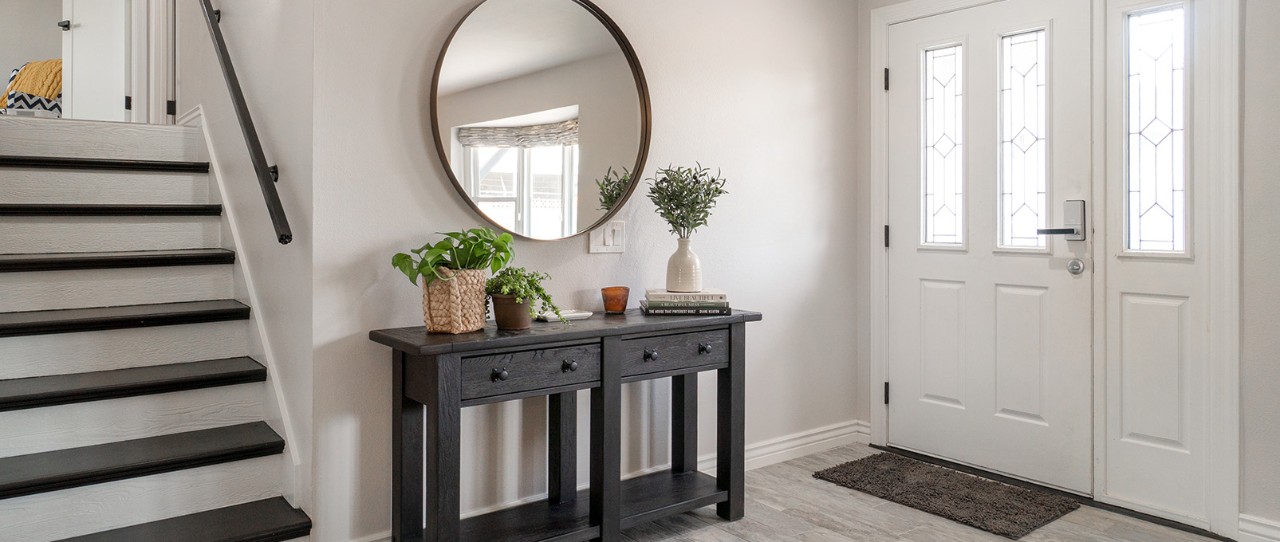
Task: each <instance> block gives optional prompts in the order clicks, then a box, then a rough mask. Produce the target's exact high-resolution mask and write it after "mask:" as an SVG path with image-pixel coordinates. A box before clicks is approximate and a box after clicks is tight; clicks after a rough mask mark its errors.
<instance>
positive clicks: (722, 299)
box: [640, 288, 732, 316]
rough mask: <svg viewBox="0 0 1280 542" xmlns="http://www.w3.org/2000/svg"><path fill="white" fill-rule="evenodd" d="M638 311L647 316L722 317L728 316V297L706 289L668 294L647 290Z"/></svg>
mask: <svg viewBox="0 0 1280 542" xmlns="http://www.w3.org/2000/svg"><path fill="white" fill-rule="evenodd" d="M640 310H642V311H644V313H645V314H649V315H683V316H723V315H727V314H729V313H730V312H732V311H731V309H730V308H729V295H728V294H726V293H724V292H723V291H721V290H716V289H714V288H708V289H705V290H703V291H701V292H692V293H687V292H668V291H666V290H662V289H658V288H649V289H648V290H645V292H644V299H643V300H641V301H640Z"/></svg>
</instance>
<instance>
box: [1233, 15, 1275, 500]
mask: <svg viewBox="0 0 1280 542" xmlns="http://www.w3.org/2000/svg"><path fill="white" fill-rule="evenodd" d="M1244 15H1245V28H1244V51H1245V63H1244V168H1243V171H1244V198H1243V199H1244V222H1243V224H1244V228H1243V230H1242V231H1243V232H1244V256H1243V258H1244V262H1243V270H1242V271H1243V273H1242V274H1243V278H1244V282H1243V285H1242V292H1241V297H1242V298H1243V299H1242V301H1243V303H1242V311H1243V317H1244V321H1243V322H1242V333H1243V345H1242V346H1243V351H1242V357H1243V367H1242V368H1241V375H1240V380H1241V383H1242V384H1243V389H1242V390H1241V391H1242V398H1241V399H1242V405H1243V408H1242V409H1241V411H1242V412H1243V419H1242V420H1241V421H1242V431H1241V434H1242V435H1243V436H1244V443H1243V449H1242V452H1243V453H1242V462H1241V465H1242V468H1243V473H1242V474H1243V475H1242V476H1241V477H1240V480H1241V483H1242V485H1243V487H1242V488H1241V490H1242V491H1241V496H1242V501H1241V509H1240V511H1241V513H1242V514H1248V515H1251V516H1255V517H1259V518H1266V519H1269V520H1271V521H1273V522H1276V523H1277V524H1278V525H1280V398H1278V397H1280V395H1277V393H1276V385H1277V383H1280V333H1277V326H1276V316H1277V313H1278V312H1280V309H1277V307H1280V277H1278V276H1277V270H1280V242H1277V241H1276V232H1280V213H1278V212H1277V210H1280V178H1277V172H1280V155H1278V154H1277V153H1276V149H1280V136H1277V132H1276V126H1280V104H1277V102H1276V95H1277V93H1280V73H1277V71H1276V65H1277V64H1280V27H1278V26H1277V22H1280V2H1275V1H1274V0H1247V2H1245V14H1244Z"/></svg>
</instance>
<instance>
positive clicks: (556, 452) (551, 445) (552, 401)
mask: <svg viewBox="0 0 1280 542" xmlns="http://www.w3.org/2000/svg"><path fill="white" fill-rule="evenodd" d="M577 497H578V392H576V391H569V392H565V393H557V394H553V395H551V396H548V397H547V500H549V501H551V502H552V503H555V504H564V503H567V502H570V501H573V500H575V499H577Z"/></svg>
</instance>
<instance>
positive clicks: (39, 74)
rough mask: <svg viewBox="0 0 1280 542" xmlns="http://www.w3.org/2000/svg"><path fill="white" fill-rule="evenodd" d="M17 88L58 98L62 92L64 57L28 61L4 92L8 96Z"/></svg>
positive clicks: (41, 95) (52, 98)
mask: <svg viewBox="0 0 1280 542" xmlns="http://www.w3.org/2000/svg"><path fill="white" fill-rule="evenodd" d="M5 75H6V76H7V75H8V74H5ZM15 90H16V91H18V92H25V93H27V94H31V95H33V96H40V97H41V98H48V99H50V100H55V99H57V98H58V95H59V94H61V93H62V59H61V58H55V59H53V60H41V61H39V62H29V63H27V65H26V66H24V67H23V68H22V71H19V72H18V77H17V78H16V79H14V80H13V82H12V83H10V84H9V87H8V88H6V89H5V91H4V94H5V96H8V95H9V93H10V92H13V91H15Z"/></svg>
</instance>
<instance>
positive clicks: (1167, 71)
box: [1125, 6, 1187, 252]
mask: <svg viewBox="0 0 1280 542" xmlns="http://www.w3.org/2000/svg"><path fill="white" fill-rule="evenodd" d="M1128 19H1129V20H1128V45H1127V51H1126V58H1127V71H1128V89H1127V94H1126V97H1125V99H1126V104H1125V105H1126V107H1127V115H1126V131H1127V136H1128V141H1127V149H1126V163H1125V170H1126V180H1125V185H1126V189H1125V197H1126V198H1127V201H1126V206H1125V213H1126V215H1127V216H1126V217H1125V225H1126V228H1127V230H1128V231H1127V232H1126V236H1125V237H1126V247H1127V248H1128V249H1129V250H1137V251H1154V252H1182V251H1184V250H1186V212H1187V209H1186V123H1185V120H1186V119H1185V116H1186V100H1185V95H1184V91H1185V89H1186V83H1185V81H1184V77H1185V73H1186V54H1185V53H1186V50H1185V45H1186V29H1185V20H1184V10H1183V8H1182V7H1181V6H1174V7H1170V8H1164V9H1160V10H1156V11H1147V12H1141V13H1135V14H1131V15H1129V18H1128Z"/></svg>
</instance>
